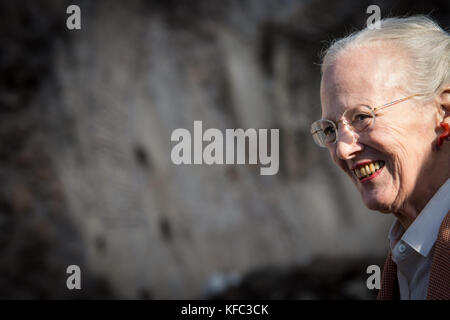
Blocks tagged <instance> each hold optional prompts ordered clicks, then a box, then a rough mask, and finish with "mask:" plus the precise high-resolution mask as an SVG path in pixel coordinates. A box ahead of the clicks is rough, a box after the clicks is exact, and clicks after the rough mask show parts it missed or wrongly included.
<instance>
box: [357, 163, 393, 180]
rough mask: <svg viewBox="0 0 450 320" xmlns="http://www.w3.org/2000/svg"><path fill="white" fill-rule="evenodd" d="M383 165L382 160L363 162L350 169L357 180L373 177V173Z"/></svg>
mask: <svg viewBox="0 0 450 320" xmlns="http://www.w3.org/2000/svg"><path fill="white" fill-rule="evenodd" d="M384 165H385V163H384V161H382V160H378V161H371V162H364V163H362V164H360V165H358V166H357V167H356V168H354V169H352V171H353V174H354V175H355V176H356V177H357V178H358V179H359V181H362V180H368V179H367V178H369V177H375V173H376V172H378V171H379V170H381V169H382V168H383V167H384ZM377 175H378V174H377Z"/></svg>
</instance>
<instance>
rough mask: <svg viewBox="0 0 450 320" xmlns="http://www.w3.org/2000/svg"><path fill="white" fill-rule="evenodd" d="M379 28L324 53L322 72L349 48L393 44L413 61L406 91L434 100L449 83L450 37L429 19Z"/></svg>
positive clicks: (389, 22) (383, 22)
mask: <svg viewBox="0 0 450 320" xmlns="http://www.w3.org/2000/svg"><path fill="white" fill-rule="evenodd" d="M380 22H381V25H380V28H379V29H369V28H365V29H363V30H361V31H358V32H355V33H353V34H351V35H349V36H347V37H345V38H343V39H340V40H337V41H335V42H333V43H332V44H331V46H330V47H329V48H328V49H327V50H326V51H325V52H324V55H323V59H322V73H323V72H324V71H325V69H326V68H327V67H328V66H329V65H331V64H333V62H334V61H335V60H336V59H337V57H338V56H339V55H340V54H341V53H342V52H343V51H345V50H346V49H349V48H354V47H360V46H364V45H367V44H369V43H373V42H384V41H392V42H393V43H395V44H397V45H399V46H400V47H401V48H404V49H405V52H406V53H407V55H408V56H409V58H410V62H411V63H410V69H409V70H408V72H409V75H410V78H411V79H413V81H412V83H411V85H410V86H409V87H408V88H407V89H408V90H410V91H411V92H412V93H413V94H420V95H424V96H427V97H432V96H433V95H434V94H436V93H437V92H439V91H440V89H441V88H442V87H443V86H444V85H447V84H450V35H449V33H448V32H446V31H444V30H443V29H442V28H441V27H439V25H438V24H436V23H435V22H434V21H433V20H431V19H430V18H428V17H426V16H422V15H419V16H411V17H407V18H386V19H382V20H381V21H380Z"/></svg>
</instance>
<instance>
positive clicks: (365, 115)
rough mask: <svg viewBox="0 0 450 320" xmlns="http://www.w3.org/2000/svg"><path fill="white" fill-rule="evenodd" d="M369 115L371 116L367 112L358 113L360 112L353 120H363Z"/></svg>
mask: <svg viewBox="0 0 450 320" xmlns="http://www.w3.org/2000/svg"><path fill="white" fill-rule="evenodd" d="M370 117H371V116H370V115H368V114H364V113H360V114H357V115H356V116H355V118H354V119H355V121H364V120H366V119H368V118H370Z"/></svg>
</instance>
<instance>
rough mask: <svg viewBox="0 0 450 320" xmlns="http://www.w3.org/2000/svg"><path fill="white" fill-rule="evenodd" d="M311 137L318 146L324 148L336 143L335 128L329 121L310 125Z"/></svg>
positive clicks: (319, 121) (318, 121)
mask: <svg viewBox="0 0 450 320" xmlns="http://www.w3.org/2000/svg"><path fill="white" fill-rule="evenodd" d="M311 135H312V136H313V139H314V142H315V143H316V144H317V145H318V146H320V147H324V148H326V147H327V146H329V145H331V144H333V143H334V142H335V141H336V127H335V125H334V123H333V122H331V121H329V120H317V121H316V122H314V123H313V124H312V125H311Z"/></svg>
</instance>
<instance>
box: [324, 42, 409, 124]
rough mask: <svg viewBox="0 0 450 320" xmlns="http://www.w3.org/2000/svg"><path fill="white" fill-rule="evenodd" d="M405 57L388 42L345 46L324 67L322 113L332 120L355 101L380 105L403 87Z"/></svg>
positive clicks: (402, 51) (397, 95) (406, 63)
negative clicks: (348, 47)
mask: <svg viewBox="0 0 450 320" xmlns="http://www.w3.org/2000/svg"><path fill="white" fill-rule="evenodd" d="M407 68H408V59H407V55H406V54H405V52H404V50H403V49H401V48H399V47H397V46H394V45H392V44H390V43H377V44H373V45H372V44H371V45H366V46H363V47H355V48H351V49H346V50H345V51H344V52H342V53H341V54H340V55H339V56H338V57H337V59H336V60H335V61H334V62H333V63H332V64H331V65H330V66H328V67H327V68H326V69H325V71H324V74H323V77H322V81H321V88H320V97H321V102H322V116H323V117H324V118H329V119H333V118H336V117H338V115H340V114H342V113H343V112H344V111H345V110H346V109H348V108H350V107H352V106H355V105H357V104H369V105H372V106H374V105H380V104H384V103H387V102H389V101H390V100H389V99H396V98H398V97H399V95H401V94H402V92H403V90H404V88H405V87H406V86H407Z"/></svg>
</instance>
